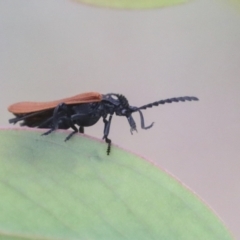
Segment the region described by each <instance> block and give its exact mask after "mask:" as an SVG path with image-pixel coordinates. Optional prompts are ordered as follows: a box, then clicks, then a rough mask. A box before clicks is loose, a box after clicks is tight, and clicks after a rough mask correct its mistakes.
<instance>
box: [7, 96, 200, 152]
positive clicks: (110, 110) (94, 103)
mask: <svg viewBox="0 0 240 240" xmlns="http://www.w3.org/2000/svg"><path fill="white" fill-rule="evenodd" d="M197 100H198V98H196V97H177V98H169V99H165V100H160V101H156V102H153V103H149V104H147V105H144V106H142V107H133V106H130V105H129V103H128V100H127V98H126V97H124V96H123V95H121V94H115V93H109V94H100V93H97V92H88V93H82V94H78V95H76V96H73V97H70V98H65V99H60V100H57V101H52V102H19V103H15V104H12V105H11V106H9V107H8V110H9V112H11V113H13V114H14V115H15V116H16V117H15V118H12V119H10V120H9V123H13V124H15V123H17V122H19V121H23V122H22V123H21V126H28V127H36V128H49V130H48V131H47V132H45V133H44V134H43V135H48V134H50V133H51V132H53V131H55V130H57V129H68V128H72V129H73V132H71V133H70V134H69V135H68V136H67V137H66V139H65V141H67V140H69V139H70V138H71V137H72V136H73V135H74V134H75V133H77V132H78V131H79V132H80V133H84V127H89V126H92V125H94V124H95V123H97V121H98V120H99V119H100V118H101V117H102V118H103V122H104V131H103V139H105V142H106V143H107V144H108V147H107V154H108V155H109V153H110V150H111V140H110V139H109V138H108V135H109V131H110V125H111V120H112V116H113V114H114V113H115V114H116V115H117V116H124V117H126V118H127V120H128V123H129V125H130V131H131V133H132V132H133V131H136V130H137V129H136V123H135V121H134V119H133V117H132V113H134V112H138V113H139V114H140V120H141V128H142V129H149V128H151V127H152V126H153V123H151V124H150V125H149V126H145V123H144V118H143V114H142V112H141V110H143V109H147V108H151V107H153V106H158V105H159V104H165V103H172V102H180V101H182V102H184V101H197ZM108 116H109V117H108ZM76 125H77V126H79V129H78V128H77V127H76Z"/></svg>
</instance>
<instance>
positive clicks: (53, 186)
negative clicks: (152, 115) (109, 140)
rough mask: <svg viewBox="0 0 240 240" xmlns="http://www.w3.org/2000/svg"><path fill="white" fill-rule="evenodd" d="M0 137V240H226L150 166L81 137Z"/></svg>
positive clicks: (14, 133) (205, 212)
mask: <svg viewBox="0 0 240 240" xmlns="http://www.w3.org/2000/svg"><path fill="white" fill-rule="evenodd" d="M41 133H42V131H37V130H31V131H29V130H28V131H27V130H26V129H22V130H19V129H12V130H10V129H9V130H7V129H5V130H4V129H2V130H0V196H1V197H0V239H1V240H3V239H8V240H9V239H14V240H18V239H68V240H71V239H84V240H85V239H91V240H95V239H96V240H101V239H103V240H108V239H109V240H116V239H119V240H120V239H129V240H145V239H146V240H149V239H154V240H159V239H164V240H170V239H171V240H188V239H189V240H193V239H194V240H196V239H201V240H203V239H204V240H211V239H213V240H216V239H217V240H227V239H232V237H231V235H230V234H229V232H228V231H227V230H226V228H225V227H224V226H223V224H222V223H221V222H220V220H219V219H218V218H217V217H216V216H215V215H214V214H213V213H212V212H211V210H210V209H209V208H208V207H206V206H205V205H204V204H203V203H202V202H201V201H200V200H199V199H198V198H197V197H196V196H195V195H194V194H193V193H191V192H190V191H189V190H188V189H186V188H185V187H183V185H181V184H180V183H179V182H178V181H176V180H175V179H173V178H172V177H171V176H169V175H168V174H166V172H164V171H162V170H160V169H159V168H158V167H156V166H155V165H154V164H152V163H150V162H148V161H146V160H144V159H142V158H140V157H138V156H135V155H133V154H132V153H129V152H126V151H124V150H122V149H119V148H117V147H115V146H113V147H112V152H111V155H110V156H107V155H106V148H107V146H106V144H105V143H104V142H102V141H97V140H94V139H92V138H89V137H85V136H83V135H80V134H79V135H75V136H74V137H73V138H72V139H70V140H69V141H68V142H64V139H65V137H66V136H67V134H68V133H69V132H67V131H57V132H54V133H52V134H50V135H49V136H41Z"/></svg>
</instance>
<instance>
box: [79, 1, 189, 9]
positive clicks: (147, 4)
mask: <svg viewBox="0 0 240 240" xmlns="http://www.w3.org/2000/svg"><path fill="white" fill-rule="evenodd" d="M75 1H77V2H80V3H85V4H90V5H94V6H100V7H111V8H123V9H149V8H160V7H166V6H172V5H176V4H180V3H185V2H188V0H75Z"/></svg>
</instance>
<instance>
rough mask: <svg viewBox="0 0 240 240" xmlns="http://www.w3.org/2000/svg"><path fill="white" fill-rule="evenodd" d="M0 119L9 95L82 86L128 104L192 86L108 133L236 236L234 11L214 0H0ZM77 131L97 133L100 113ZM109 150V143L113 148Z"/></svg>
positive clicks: (239, 80) (25, 96) (239, 123)
mask: <svg viewBox="0 0 240 240" xmlns="http://www.w3.org/2000/svg"><path fill="white" fill-rule="evenodd" d="M0 83H1V87H0V95H1V101H0V112H1V115H0V126H4V127H5V126H9V124H8V119H9V118H11V114H10V113H8V112H7V107H8V105H10V104H12V103H14V102H18V101H26V100H31V101H50V100H56V99H60V98H64V97H70V96H73V95H76V94H78V93H82V92H88V91H97V92H100V93H109V92H115V93H121V94H124V95H125V96H126V97H127V98H128V100H129V102H130V104H131V105H133V106H141V105H144V104H147V103H150V102H153V101H156V100H160V99H165V98H170V97H178V96H186V95H189V96H197V97H198V98H199V99H200V101H199V102H185V103H173V104H166V105H161V106H159V107H154V108H152V109H148V110H146V111H144V112H143V113H144V116H145V121H146V124H150V123H151V122H153V121H154V122H155V125H154V127H153V128H151V129H149V130H142V129H141V127H140V119H139V115H138V114H135V115H134V118H135V121H136V123H137V125H138V133H135V132H134V134H133V135H131V134H130V129H129V125H128V122H127V120H126V119H125V118H120V117H113V121H112V126H111V132H110V138H111V139H112V141H113V143H114V144H116V145H119V146H121V147H123V148H126V149H129V150H130V151H133V152H135V153H138V154H139V155H141V156H144V157H146V158H148V159H151V160H152V161H154V162H156V163H158V165H159V166H161V167H162V168H164V169H166V170H168V171H169V172H170V173H172V174H173V175H174V176H176V177H177V178H178V179H180V180H181V181H182V182H183V183H184V184H186V185H187V186H189V187H190V188H191V189H192V190H193V191H194V192H196V193H197V195H199V196H200V197H201V198H202V199H203V200H204V201H205V202H207V203H208V205H210V206H211V208H213V209H214V210H215V212H216V213H217V214H218V215H219V216H220V218H221V219H222V220H223V221H224V222H225V224H226V225H227V227H228V228H229V229H230V230H231V232H232V233H233V235H234V236H235V237H236V239H240V229H239V225H240V217H239V216H240V186H239V182H240V13H239V12H238V11H237V10H235V9H234V7H232V6H229V5H227V4H225V3H224V2H221V1H217V0H212V1H209V0H195V1H192V2H190V3H188V4H182V5H177V6H174V7H168V8H162V9H155V10H146V11H137V10H135V11H128V10H114V9H104V8H97V7H96V8H95V7H90V6H87V5H81V4H77V3H75V2H71V1H68V0H51V1H48V0H41V1H39V0H32V1H27V0H22V1H15V0H8V1H0ZM85 130H86V134H88V135H92V136H95V137H98V138H102V135H103V123H102V121H99V123H98V124H96V125H95V126H93V127H91V128H89V129H88V128H87V129H85ZM113 151H114V149H113Z"/></svg>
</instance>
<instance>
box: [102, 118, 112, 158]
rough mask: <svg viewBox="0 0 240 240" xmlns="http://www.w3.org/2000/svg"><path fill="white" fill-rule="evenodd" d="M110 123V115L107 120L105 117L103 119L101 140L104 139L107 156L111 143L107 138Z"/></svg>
mask: <svg viewBox="0 0 240 240" xmlns="http://www.w3.org/2000/svg"><path fill="white" fill-rule="evenodd" d="M111 121H112V115H110V117H109V119H108V120H107V119H106V117H105V118H103V122H104V131H103V134H104V135H103V139H105V142H106V143H107V144H108V148H107V155H109V154H110V151H111V142H112V141H111V139H109V138H108V134H109V132H110V125H111Z"/></svg>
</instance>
